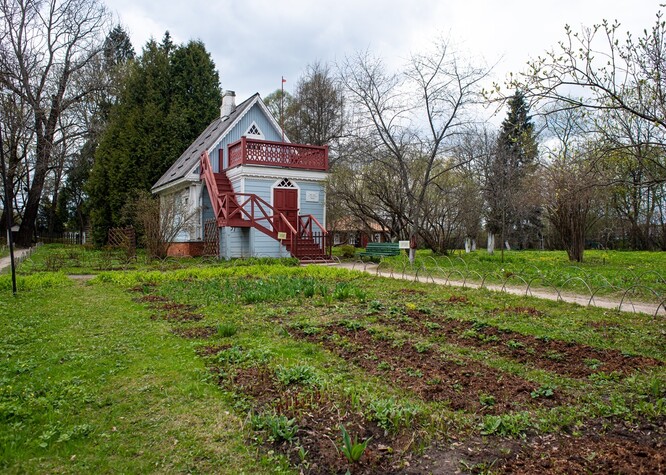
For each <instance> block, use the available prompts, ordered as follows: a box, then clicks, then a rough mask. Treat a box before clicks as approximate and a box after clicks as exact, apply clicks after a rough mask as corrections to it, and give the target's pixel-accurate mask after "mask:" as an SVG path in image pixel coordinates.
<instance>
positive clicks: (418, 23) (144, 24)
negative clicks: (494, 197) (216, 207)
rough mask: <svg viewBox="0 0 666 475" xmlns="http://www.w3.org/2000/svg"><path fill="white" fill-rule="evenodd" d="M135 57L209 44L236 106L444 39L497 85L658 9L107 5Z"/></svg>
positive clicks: (633, 2)
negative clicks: (318, 64) (587, 33)
mask: <svg viewBox="0 0 666 475" xmlns="http://www.w3.org/2000/svg"><path fill="white" fill-rule="evenodd" d="M106 4H107V5H108V6H109V8H110V9H111V10H112V11H113V12H114V13H115V15H116V18H117V21H118V22H119V23H121V24H122V25H123V26H124V27H125V28H126V30H127V31H128V32H129V34H130V37H131V39H132V43H133V44H134V48H135V50H136V51H137V53H140V51H141V49H142V48H143V46H144V45H145V43H146V41H148V39H150V38H151V37H153V38H155V39H156V40H158V41H159V40H160V39H161V38H162V36H163V35H164V32H165V31H166V30H168V31H169V32H170V33H171V35H172V37H173V39H174V41H175V42H177V43H182V42H187V41H188V40H190V39H198V40H201V41H203V43H204V44H205V46H206V48H207V49H208V51H209V52H210V53H211V55H212V58H213V61H214V62H215V65H216V67H217V70H218V71H219V73H220V82H221V86H222V88H223V89H230V90H234V91H236V95H237V100H238V101H242V100H244V99H245V98H247V97H248V96H249V95H251V94H254V93H255V92H259V93H260V94H261V95H262V96H266V95H267V94H269V93H271V92H272V91H274V90H275V89H277V88H279V87H280V78H281V76H284V77H285V79H286V80H287V83H286V84H285V89H286V90H288V91H291V90H292V88H293V87H294V85H295V83H296V81H297V79H298V78H299V77H300V76H301V74H302V73H303V71H304V69H305V68H306V66H307V65H308V64H310V63H313V62H315V61H317V60H319V61H323V62H331V63H333V62H335V61H341V60H343V59H344V58H345V56H348V55H351V54H353V53H354V52H357V51H361V50H365V49H369V50H371V51H372V52H373V53H374V54H376V55H378V56H381V57H382V58H384V60H385V61H386V63H387V64H389V65H393V66H396V67H397V66H399V65H400V64H402V63H404V61H405V58H407V57H408V56H409V54H410V53H412V52H421V51H424V50H426V49H427V48H428V46H429V45H431V44H432V42H433V41H434V40H435V39H437V38H438V37H442V36H443V37H448V38H450V39H452V40H453V41H454V42H455V43H456V44H457V49H458V50H459V51H463V52H465V54H467V55H469V57H470V59H472V60H473V61H474V62H477V63H478V62H484V63H485V64H488V65H495V67H494V73H493V75H494V78H495V79H496V80H502V79H503V78H504V77H505V76H506V74H507V73H508V72H510V71H513V72H517V71H519V70H521V69H524V66H525V63H526V62H527V61H528V60H529V59H530V58H535V57H536V56H538V55H539V54H542V53H543V52H544V51H545V50H546V49H549V48H551V47H554V46H555V45H556V44H557V42H558V41H559V40H562V39H564V37H565V35H564V26H565V25H566V24H569V25H571V27H572V28H573V29H574V30H576V31H577V30H579V29H580V28H581V27H582V26H592V25H594V24H595V23H599V22H601V20H602V19H604V18H606V19H609V20H619V21H620V23H621V24H622V27H621V31H622V32H623V33H624V32H626V31H631V32H633V33H634V34H635V35H638V34H640V32H641V31H642V30H643V29H644V28H650V27H651V26H652V25H653V23H654V21H655V13H656V12H657V10H658V9H659V1H652V0H556V1H553V0H536V1H535V0H532V1H528V0H448V1H444V0H412V1H404V0H403V1H395V0H381V1H380V0H377V1H372V0H337V1H334V2H330V1H329V2H327V1H316V0H309V1H308V0H282V1H279V0H244V1H233V0H186V1H183V0H160V1H156V0H106Z"/></svg>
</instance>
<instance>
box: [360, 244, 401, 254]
mask: <svg viewBox="0 0 666 475" xmlns="http://www.w3.org/2000/svg"><path fill="white" fill-rule="evenodd" d="M398 255H400V247H399V244H398V243H397V242H370V243H368V246H367V247H366V248H365V251H363V252H360V253H359V256H361V257H386V256H398Z"/></svg>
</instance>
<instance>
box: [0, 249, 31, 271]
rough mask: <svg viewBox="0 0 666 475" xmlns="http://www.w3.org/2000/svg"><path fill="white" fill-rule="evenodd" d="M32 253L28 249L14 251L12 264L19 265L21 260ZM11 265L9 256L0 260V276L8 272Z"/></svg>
mask: <svg viewBox="0 0 666 475" xmlns="http://www.w3.org/2000/svg"><path fill="white" fill-rule="evenodd" d="M31 253H32V248H30V249H14V264H15V265H17V266H18V265H19V264H20V263H21V262H23V260H24V259H25V258H26V257H28V256H29V255H30V254H31ZM11 265H12V263H11V260H10V258H9V256H6V257H2V258H0V274H2V273H3V272H9V270H10V267H11Z"/></svg>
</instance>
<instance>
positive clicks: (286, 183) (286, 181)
mask: <svg viewBox="0 0 666 475" xmlns="http://www.w3.org/2000/svg"><path fill="white" fill-rule="evenodd" d="M275 188H296V187H295V186H294V184H293V183H292V182H291V181H289V178H283V179H282V181H281V182H280V184H278V185H277V186H276V187H275Z"/></svg>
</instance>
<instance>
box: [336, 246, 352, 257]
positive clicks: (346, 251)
mask: <svg viewBox="0 0 666 475" xmlns="http://www.w3.org/2000/svg"><path fill="white" fill-rule="evenodd" d="M338 251H339V252H340V257H354V255H356V248H355V247H354V246H352V245H349V244H343V245H342V246H338Z"/></svg>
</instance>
